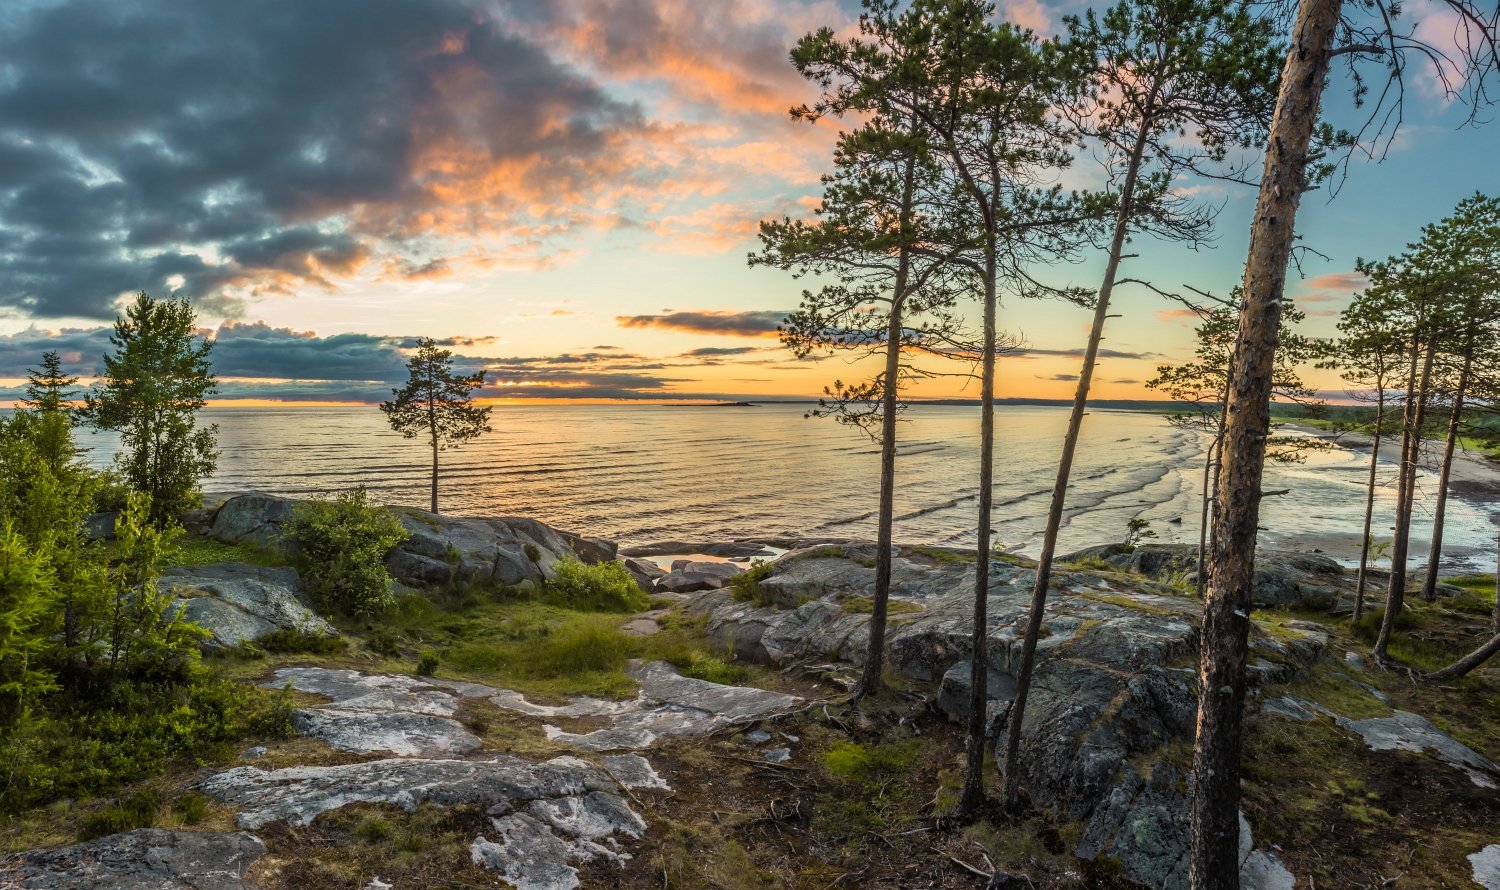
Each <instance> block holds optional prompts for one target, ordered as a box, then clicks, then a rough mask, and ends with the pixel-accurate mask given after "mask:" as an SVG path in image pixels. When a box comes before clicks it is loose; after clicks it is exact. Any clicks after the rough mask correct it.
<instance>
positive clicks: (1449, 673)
mask: <svg viewBox="0 0 1500 890" xmlns="http://www.w3.org/2000/svg"><path fill="white" fill-rule="evenodd" d="M1497 652H1500V633H1496V634H1495V636H1493V637H1491V638H1490V641H1489V642H1488V643H1485V644H1484V645H1483V646H1480V647H1479V648H1478V649H1475V650H1474V651H1473V652H1470V653H1469V654H1468V655H1465V656H1464V657H1463V658H1460V659H1459V660H1458V661H1455V662H1453V663H1452V664H1450V665H1448V666H1447V667H1445V668H1443V669H1442V670H1440V671H1433V672H1432V673H1430V674H1424V675H1423V677H1422V679H1424V680H1435V681H1438V682H1442V681H1444V680H1457V679H1458V678H1459V677H1462V676H1464V675H1466V674H1468V673H1469V671H1472V670H1474V669H1475V668H1477V667H1479V666H1480V665H1481V664H1484V663H1485V662H1486V661H1489V660H1490V659H1491V658H1493V657H1494V656H1495V653H1497Z"/></svg>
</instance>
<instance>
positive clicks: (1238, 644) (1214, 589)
mask: <svg viewBox="0 0 1500 890" xmlns="http://www.w3.org/2000/svg"><path fill="white" fill-rule="evenodd" d="M1340 5H1341V0H1303V2H1302V4H1301V8H1300V9H1299V11H1298V15H1297V23H1296V26H1295V29H1294V31H1293V40H1292V45H1291V47H1290V48H1289V50H1288V53H1287V60H1286V67H1285V69H1284V70H1283V71H1282V76H1281V89H1280V95H1279V96H1278V97H1277V101H1276V112H1275V115H1274V117H1273V118H1272V121H1271V130H1270V138H1269V139H1268V141H1267V146H1266V161H1265V169H1264V172H1263V174H1262V176H1261V180H1260V183H1261V184H1260V195H1259V198H1258V199H1257V202H1256V209H1255V220H1254V225H1253V227H1252V229H1251V235H1250V251H1249V257H1248V259H1247V262H1246V265H1245V284H1244V303H1243V305H1242V306H1241V308H1240V324H1239V337H1238V342H1237V345H1236V348H1235V351H1234V359H1233V363H1232V364H1231V366H1230V385H1229V399H1228V400H1227V403H1226V404H1225V406H1224V408H1225V410H1224V413H1225V418H1226V420H1225V436H1224V444H1223V452H1222V459H1221V462H1220V466H1219V492H1218V513H1217V515H1216V516H1215V518H1214V542H1213V551H1212V552H1213V556H1212V560H1211V562H1210V566H1209V574H1210V581H1209V586H1208V595H1207V598H1206V601H1205V603H1204V611H1203V633H1202V646H1203V652H1202V662H1201V666H1200V669H1199V675H1198V677H1199V679H1198V682H1199V690H1200V692H1199V696H1198V723H1197V740H1196V744H1195V746H1194V749H1193V778H1192V782H1193V784H1192V787H1193V799H1192V829H1191V834H1192V837H1191V841H1192V848H1191V851H1190V853H1189V860H1188V881H1189V885H1190V886H1191V887H1192V888H1193V890H1238V888H1239V885H1240V878H1239V868H1240V863H1239V835H1240V830H1239V803H1240V747H1241V738H1242V737H1241V717H1242V713H1241V712H1242V710H1243V707H1244V701H1245V654H1246V649H1247V642H1248V637H1249V633H1250V608H1251V606H1250V588H1251V582H1252V579H1253V576H1254V571H1255V539H1256V531H1257V524H1258V523H1259V520H1260V499H1261V478H1262V474H1263V471H1264V464H1265V457H1266V439H1267V438H1268V437H1269V435H1270V425H1271V420H1270V403H1271V395H1272V387H1273V385H1274V377H1275V366H1276V343H1277V338H1278V336H1279V333H1280V328H1281V308H1282V297H1283V295H1284V292H1285V288H1286V269H1287V263H1288V261H1289V260H1290V258H1291V251H1292V244H1293V241H1294V239H1295V237H1296V233H1295V230H1294V223H1295V220H1296V216H1297V205H1298V204H1299V203H1300V201H1301V197H1302V187H1303V183H1304V181H1305V173H1306V169H1307V156H1308V146H1309V144H1310V143H1311V141H1312V135H1313V130H1314V128H1315V127H1316V125H1317V119H1318V105H1319V102H1320V99H1321V97H1322V94H1323V85H1324V81H1325V79H1326V77H1327V74H1328V60H1329V57H1330V52H1331V49H1332V46H1333V38H1334V33H1335V31H1336V30H1337V28H1338V22H1339V7H1340Z"/></svg>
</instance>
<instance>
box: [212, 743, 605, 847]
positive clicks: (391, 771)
mask: <svg viewBox="0 0 1500 890" xmlns="http://www.w3.org/2000/svg"><path fill="white" fill-rule="evenodd" d="M199 787H200V788H201V789H202V790H203V792H204V793H205V794H207V795H209V796H210V797H213V798H214V799H216V800H219V801H222V802H224V803H226V804H228V805H230V806H233V807H236V808H238V809H239V810H240V813H239V815H238V816H236V817H235V821H236V822H237V823H238V824H239V826H240V827H241V828H247V829H252V830H253V829H256V828H259V827H260V826H262V825H265V824H267V823H270V822H289V823H291V824H294V825H306V824H307V823H309V822H311V821H312V820H313V819H315V818H317V816H318V815H319V814H320V813H325V812H328V811H329V810H336V809H338V808H340V807H345V806H348V805H349V804H355V803H384V804H391V805H394V806H398V807H401V808H402V809H404V810H414V809H416V808H417V807H418V806H421V805H422V804H424V803H431V804H435V805H437V806H444V807H452V806H458V805H460V804H481V803H482V804H494V803H498V802H502V801H503V802H510V803H512V804H514V802H516V801H521V802H529V801H533V800H544V799H554V798H559V797H576V796H578V795H582V794H586V793H588V792H590V791H602V792H607V793H611V794H613V793H616V792H618V791H619V786H618V785H616V784H615V781H614V779H612V778H610V777H609V774H608V773H606V772H604V771H603V770H601V769H600V768H599V767H597V766H594V765H593V764H591V763H588V762H586V761H583V760H579V759H578V758H576V757H556V758H553V759H552V760H548V761H546V762H545V763H533V762H531V761H527V760H522V759H520V758H517V757H508V756H504V755H500V756H496V757H494V758H493V759H489V760H435V759H427V758H396V759H390V760H372V761H368V762H365V763H347V764H341V765H338V766H294V767H287V768H285V769H277V770H263V769H260V768H259V767H254V766H241V767H236V768H234V769H231V770H226V771H225V772H222V773H218V774H216V775H213V776H210V777H209V778H207V779H205V780H204V781H203V782H202V783H201V784H200V786H199Z"/></svg>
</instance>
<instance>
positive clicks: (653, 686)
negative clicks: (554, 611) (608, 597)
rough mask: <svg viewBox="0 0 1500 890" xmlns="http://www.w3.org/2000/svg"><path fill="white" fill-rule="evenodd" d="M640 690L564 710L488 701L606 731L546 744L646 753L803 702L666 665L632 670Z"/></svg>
mask: <svg viewBox="0 0 1500 890" xmlns="http://www.w3.org/2000/svg"><path fill="white" fill-rule="evenodd" d="M629 674H630V676H632V677H634V678H635V679H636V680H637V681H639V682H640V684H641V691H640V694H639V695H638V696H637V697H636V698H635V699H634V700H631V701H603V700H600V699H591V698H574V699H573V700H571V701H570V702H569V703H568V704H566V705H537V704H533V703H531V702H529V701H527V700H526V698H525V697H524V696H522V695H520V694H519V693H516V692H511V691H509V690H505V691H502V692H501V693H499V694H497V695H495V696H494V697H492V698H491V699H490V701H491V702H492V703H493V704H495V705H497V706H499V707H502V708H506V709H508V710H512V711H518V712H520V713H522V714H528V715H530V716H533V717H544V718H545V717H597V718H603V719H605V720H607V721H608V722H609V726H607V727H604V728H602V729H596V730H594V731H592V732H583V733H572V732H565V731H563V730H561V729H559V728H557V727H556V726H551V725H548V726H545V727H544V731H545V732H546V734H547V738H549V739H551V740H553V741H558V742H562V743H563V744H566V745H572V746H574V747H578V748H583V749H585V750H589V751H619V750H628V749H640V748H647V747H650V746H651V744H653V743H654V742H655V741H656V740H657V739H658V738H660V737H661V736H664V735H701V734H703V733H707V732H712V731H714V730H716V729H720V728H722V727H725V726H730V725H733V724H736V723H745V722H750V721H754V720H758V719H760V718H762V717H765V716H767V715H769V714H774V713H778V712H781V711H786V710H789V709H791V708H793V707H795V706H796V705H798V704H799V703H801V701H802V700H801V699H800V698H797V697H796V696H793V695H784V694H782V693H779V692H769V691H767V690H764V689H755V688H753V687H746V686H725V685H722V684H719V683H710V682H708V681H707V680H698V679H694V678H692V677H684V676H682V675H680V674H678V673H677V671H676V670H675V669H674V668H673V667H672V666H671V665H668V664H665V663H664V662H659V661H658V662H651V663H649V664H644V665H636V666H634V667H632V668H631V669H630V671H629Z"/></svg>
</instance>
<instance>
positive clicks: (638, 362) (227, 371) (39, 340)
mask: <svg viewBox="0 0 1500 890" xmlns="http://www.w3.org/2000/svg"><path fill="white" fill-rule="evenodd" d="M203 333H204V336H211V337H212V338H213V340H214V347H213V351H212V352H211V353H210V357H211V359H212V361H213V370H214V373H215V374H216V375H218V377H219V378H220V381H219V385H218V389H219V392H218V395H217V398H220V399H281V400H283V401H293V402H296V401H352V402H378V401H381V400H383V399H387V398H389V397H390V393H391V390H392V389H393V388H395V387H397V386H399V385H400V384H401V383H403V382H404V381H405V380H406V375H407V371H406V362H407V358H408V354H407V353H406V352H404V351H403V350H404V349H410V348H412V347H413V346H414V345H415V344H416V342H417V340H418V338H415V337H389V336H381V335H378V334H357V333H355V334H332V335H330V336H327V337H321V336H318V335H317V334H314V333H312V332H310V331H297V330H293V329H291V328H278V327H273V326H271V325H268V324H266V323H264V322H259V321H257V322H233V321H230V322H225V323H223V324H222V325H220V326H219V328H218V329H217V330H214V331H204V332H203ZM109 335H110V329H109V328H107V327H97V328H87V329H68V330H63V331H55V332H54V331H44V330H40V329H36V328H31V329H28V330H24V331H21V332H19V333H16V334H9V335H0V377H21V376H24V375H25V373H26V370H27V369H28V368H32V367H35V366H37V365H38V364H39V363H40V359H41V355H42V353H43V352H44V351H46V350H49V349H50V350H56V351H57V352H58V353H59V356H60V357H61V359H62V361H63V367H64V368H65V369H66V370H67V371H68V372H70V373H73V374H77V375H79V376H82V377H89V376H92V375H94V374H96V373H98V371H99V370H100V369H101V367H102V365H103V362H102V360H101V359H102V356H103V355H104V354H105V353H106V352H109V351H111V346H110V342H109ZM464 340H465V338H462V337H451V338H444V339H443V340H439V341H438V342H454V341H464ZM693 364H694V363H689V362H678V363H666V362H662V361H660V360H658V359H652V358H649V357H646V356H639V355H634V354H631V353H622V352H619V351H613V350H612V351H606V352H602V353H584V354H573V353H563V354H561V355H551V356H509V357H493V356H465V355H459V356H455V359H454V365H455V367H456V368H457V369H458V370H460V371H463V372H465V373H473V372H475V371H479V370H483V371H484V372H485V387H484V389H483V390H482V391H481V393H482V394H483V395H485V396H497V397H510V398H557V399H581V398H589V399H648V398H655V399H659V398H714V399H717V398H725V397H727V394H725V393H699V394H688V395H679V394H677V393H674V392H672V388H673V387H674V386H676V385H678V384H682V383H686V382H689V381H688V379H686V378H681V377H673V376H666V375H662V374H659V373H655V372H660V371H670V369H672V368H680V367H690V366H692V365H693ZM85 382H87V381H85ZM16 392H17V390H15V389H14V388H12V389H9V390H7V389H6V388H4V387H0V399H7V398H11V397H14V395H15V394H16Z"/></svg>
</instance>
